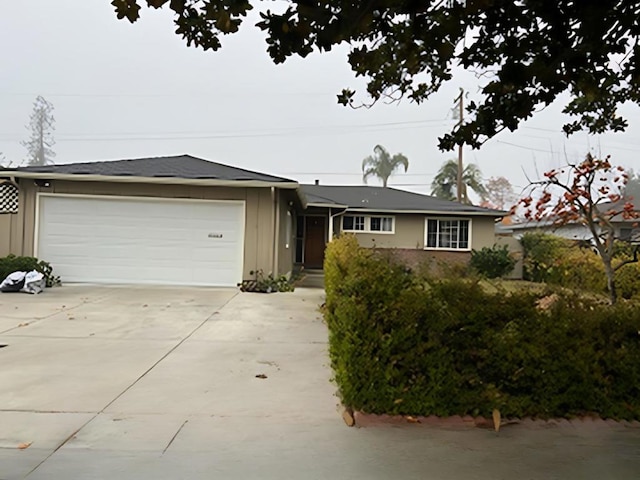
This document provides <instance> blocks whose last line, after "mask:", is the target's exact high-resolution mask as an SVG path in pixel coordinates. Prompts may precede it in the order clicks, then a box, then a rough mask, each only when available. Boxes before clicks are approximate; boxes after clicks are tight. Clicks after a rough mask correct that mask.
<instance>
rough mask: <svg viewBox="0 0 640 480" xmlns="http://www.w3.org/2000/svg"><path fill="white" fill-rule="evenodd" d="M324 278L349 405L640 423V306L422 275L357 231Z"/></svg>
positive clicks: (338, 375)
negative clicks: (592, 416) (363, 242)
mask: <svg viewBox="0 0 640 480" xmlns="http://www.w3.org/2000/svg"><path fill="white" fill-rule="evenodd" d="M325 283H326V293H327V297H326V308H325V318H326V320H327V324H328V326H329V352H330V357H331V364H332V367H333V369H334V373H335V381H336V383H337V384H338V387H339V392H340V395H341V398H342V401H343V402H344V404H345V405H347V406H349V407H352V408H354V409H357V410H360V411H364V412H369V413H389V414H407V415H441V416H446V415H467V414H471V415H478V414H482V415H490V414H491V412H492V410H493V409H494V408H498V409H499V410H500V411H501V413H502V414H503V415H504V416H507V417H522V416H534V417H570V416H573V415H579V414H584V413H592V412H595V413H598V414H600V415H601V416H602V417H610V418H618V419H640V401H639V400H638V398H639V394H640V334H639V333H638V332H639V331H640V310H639V309H638V308H636V307H635V306H634V305H633V304H626V303H621V304H619V305H616V306H615V307H611V306H608V305H602V304H599V303H598V302H596V301H594V300H589V299H585V298H581V297H578V296H567V295H554V296H552V297H546V298H542V297H543V296H545V295H547V294H546V293H536V292H533V291H516V292H514V293H507V292H504V291H494V292H493V293H489V292H487V291H485V290H484V289H483V288H482V286H481V284H480V283H479V282H478V281H476V280H473V279H471V280H470V279H460V278H457V279H433V278H432V279H426V280H424V279H419V278H418V277H416V276H414V275H413V274H412V273H410V272H408V271H407V269H406V268H404V267H403V266H402V265H399V264H398V263H396V262H394V261H392V260H391V259H389V258H385V257H383V256H380V255H377V254H376V253H375V252H372V251H370V250H366V249H362V248H360V247H358V245H357V242H356V241H355V239H353V238H351V237H349V236H344V237H341V238H340V239H337V240H334V241H332V242H331V243H330V244H329V246H328V248H327V253H326V259H325ZM542 305H544V307H542Z"/></svg>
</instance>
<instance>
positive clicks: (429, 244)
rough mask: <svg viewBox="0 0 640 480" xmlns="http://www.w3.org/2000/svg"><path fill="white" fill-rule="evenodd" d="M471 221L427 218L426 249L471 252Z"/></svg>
mask: <svg viewBox="0 0 640 480" xmlns="http://www.w3.org/2000/svg"><path fill="white" fill-rule="evenodd" d="M470 230H471V220H467V219H465V220H451V219H439V218H427V224H426V235H425V236H426V241H425V248H431V249H443V250H469V249H470V248H471V246H470V241H469V239H470Z"/></svg>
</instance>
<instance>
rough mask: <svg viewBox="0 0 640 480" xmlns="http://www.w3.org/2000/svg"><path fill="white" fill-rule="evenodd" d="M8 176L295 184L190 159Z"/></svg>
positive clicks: (37, 169) (31, 170) (39, 169)
mask: <svg viewBox="0 0 640 480" xmlns="http://www.w3.org/2000/svg"><path fill="white" fill-rule="evenodd" d="M9 173H11V174H14V176H16V177H35V178H45V177H51V178H56V177H58V178H60V177H64V178H65V179H72V180H76V179H77V180H81V179H85V177H91V179H92V180H100V179H101V178H99V177H104V178H103V179H104V180H111V181H118V179H120V181H122V180H124V179H125V178H129V179H141V181H144V179H158V180H160V179H165V180H170V179H182V180H193V181H223V182H266V183H269V184H295V185H296V186H297V182H295V181H294V180H289V179H287V178H282V177H276V176H273V175H267V174H265V173H259V172H254V171H251V170H245V169H242V168H237V167H231V166H229V165H223V164H221V163H216V162H211V161H209V160H204V159H202V158H197V157H193V156H191V155H177V156H169V157H155V158H135V159H130V160H111V161H102V162H85V163H69V164H64V165H45V166H32V167H19V168H14V169H7V170H5V171H3V174H9ZM74 177H77V178H74ZM96 177H98V178H96ZM164 183H170V182H164Z"/></svg>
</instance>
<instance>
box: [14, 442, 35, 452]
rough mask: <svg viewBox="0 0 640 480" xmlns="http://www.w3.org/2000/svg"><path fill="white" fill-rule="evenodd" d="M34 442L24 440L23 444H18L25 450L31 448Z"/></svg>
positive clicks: (19, 447) (19, 448)
mask: <svg viewBox="0 0 640 480" xmlns="http://www.w3.org/2000/svg"><path fill="white" fill-rule="evenodd" d="M32 443H33V442H22V443H21V444H19V445H18V450H24V449H26V448H29V447H30V446H31V444H32Z"/></svg>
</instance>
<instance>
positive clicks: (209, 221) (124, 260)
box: [36, 195, 244, 286]
mask: <svg viewBox="0 0 640 480" xmlns="http://www.w3.org/2000/svg"><path fill="white" fill-rule="evenodd" d="M37 223H38V232H37V244H36V253H37V256H38V257H39V258H41V259H43V260H46V261H48V262H50V263H51V265H52V266H53V267H54V273H56V274H57V275H60V277H61V279H62V281H63V282H96V283H140V284H160V285H162V284H164V285H211V286H235V285H236V284H237V283H238V282H239V281H241V280H242V261H243V244H244V203H243V202H214V201H191V200H165V199H137V198H136V199H133V198H131V197H127V198H119V197H104V196H102V197H78V196H73V195H69V196H61V195H41V196H40V197H39V206H38V219H37Z"/></svg>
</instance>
